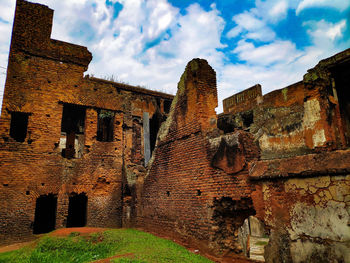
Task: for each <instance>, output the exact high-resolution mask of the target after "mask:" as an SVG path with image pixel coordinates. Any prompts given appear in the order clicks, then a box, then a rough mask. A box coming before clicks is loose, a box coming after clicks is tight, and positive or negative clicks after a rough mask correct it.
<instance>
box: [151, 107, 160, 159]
mask: <svg viewBox="0 0 350 263" xmlns="http://www.w3.org/2000/svg"><path fill="white" fill-rule="evenodd" d="M162 122H163V116H162V115H161V114H160V112H159V111H158V110H157V111H156V112H155V113H154V114H153V117H152V118H151V119H150V123H149V126H150V144H151V154H152V152H153V150H154V147H155V145H156V141H157V134H158V130H159V128H160V125H161V124H162Z"/></svg>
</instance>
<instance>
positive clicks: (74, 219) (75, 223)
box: [67, 193, 88, 227]
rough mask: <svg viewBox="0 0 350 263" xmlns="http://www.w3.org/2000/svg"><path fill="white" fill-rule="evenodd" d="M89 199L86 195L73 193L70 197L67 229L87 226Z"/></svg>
mask: <svg viewBox="0 0 350 263" xmlns="http://www.w3.org/2000/svg"><path fill="white" fill-rule="evenodd" d="M87 201H88V198H87V196H86V194H85V193H81V194H77V193H72V194H71V196H70V197H69V205H68V217H67V227H83V226H85V225H86V212H87Z"/></svg>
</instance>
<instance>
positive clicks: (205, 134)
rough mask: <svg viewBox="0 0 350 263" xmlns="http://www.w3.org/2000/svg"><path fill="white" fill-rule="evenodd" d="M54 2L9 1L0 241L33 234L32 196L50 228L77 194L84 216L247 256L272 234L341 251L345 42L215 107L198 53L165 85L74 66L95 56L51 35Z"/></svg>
mask: <svg viewBox="0 0 350 263" xmlns="http://www.w3.org/2000/svg"><path fill="white" fill-rule="evenodd" d="M52 15H53V11H52V10H51V9H49V8H48V7H46V6H42V5H38V4H31V3H28V2H26V1H23V0H18V1H17V9H16V18H15V22H14V32H13V36H12V42H11V52H10V57H9V65H8V72H7V80H6V87H5V94H4V102H3V109H2V116H1V119H0V162H1V163H0V164H1V170H0V183H1V184H0V199H1V205H0V227H1V228H0V242H8V241H9V240H14V239H24V238H29V237H31V236H32V233H33V228H34V231H35V229H36V227H37V225H38V222H37V221H36V220H35V217H36V213H37V212H38V211H39V210H40V209H39V208H40V205H38V200H44V201H43V202H42V203H40V204H41V206H42V207H44V208H45V209H47V210H50V209H51V208H52V207H53V206H54V208H55V209H56V213H54V217H55V222H54V225H55V226H54V227H56V228H60V227H65V226H66V225H67V220H71V217H72V214H70V211H71V210H70V207H71V206H70V204H72V203H74V202H75V203H76V204H78V205H77V206H76V207H75V208H76V210H79V209H80V208H81V207H82V206H84V203H83V202H84V200H87V201H86V203H87V210H86V224H87V225H89V226H103V227H120V226H125V227H135V226H138V227H142V228H143V229H146V230H148V231H151V232H154V233H161V234H162V235H167V236H168V237H169V236H173V237H176V238H179V239H181V240H185V241H186V242H187V243H188V242H193V243H196V244H200V245H201V247H203V248H205V249H210V250H211V252H212V253H221V254H226V253H233V254H240V255H241V256H243V255H244V256H247V257H249V255H250V254H251V255H253V254H254V253H255V252H256V251H254V249H256V248H257V246H256V247H254V242H255V241H254V240H267V239H269V242H268V245H267V246H265V260H266V261H267V262H350V255H349V251H350V247H349V241H350V236H349V233H350V228H349V220H350V217H349V213H350V194H349V193H350V188H349V187H350V183H349V182H350V178H349V173H350V159H349V158H350V150H349V146H350V143H349V142H350V136H349V134H350V120H349V116H350V112H349V105H350V102H349V98H350V95H349V89H348V87H349V84H350V83H349V78H348V76H349V75H350V67H349V65H350V50H345V51H343V52H341V53H339V54H336V55H335V56H333V57H331V58H328V59H325V60H322V61H320V63H319V64H318V65H317V66H316V67H314V68H313V69H310V70H309V71H308V73H307V74H306V75H305V76H304V79H303V80H302V81H300V82H298V83H295V84H293V85H291V86H288V87H286V88H283V89H281V90H276V91H273V92H270V93H268V94H265V95H262V94H261V87H260V85H256V86H254V87H252V88H250V89H248V90H247V91H243V92H240V93H239V94H236V95H234V96H232V97H230V98H228V99H227V100H225V101H226V103H224V106H225V112H224V114H220V115H219V116H217V115H216V113H215V107H216V106H217V89H216V74H215V71H214V70H213V69H212V68H211V67H210V65H209V64H208V63H207V62H206V61H205V60H202V59H193V60H192V61H190V62H189V63H188V65H187V67H186V69H185V71H184V73H183V75H182V76H181V79H180V82H179V84H178V92H177V95H176V97H175V98H173V97H172V96H170V95H167V94H163V93H159V92H155V91H149V90H146V89H143V88H140V87H133V86H129V85H125V84H120V83H115V82H111V81H106V80H101V79H96V78H93V77H88V76H87V77H83V72H84V71H85V70H86V69H87V66H88V64H89V62H90V60H91V58H92V56H91V54H90V52H89V51H88V50H87V49H86V48H85V47H80V46H76V45H72V44H69V43H64V42H60V41H57V40H52V39H50V33H51V26H52ZM34 21H35V22H34ZM171 101H172V104H171V107H170V103H171ZM169 110H170V112H169ZM168 112H169V113H168ZM148 119H149V123H147V122H146V120H148ZM164 120H165V121H164ZM163 121H164V122H163ZM160 125H161V127H160V130H159V132H158V136H157V130H158V128H159V126H160ZM146 127H149V128H150V131H149V133H150V134H148V131H147V129H146ZM148 136H149V141H147V139H145V138H146V137H148ZM145 140H146V141H145ZM145 149H146V150H145ZM153 149H154V151H153V154H152V157H151V159H150V160H149V163H148V166H146V167H145V152H147V151H151V150H153ZM77 196H79V197H81V199H79V198H77ZM74 198H76V199H74ZM55 200H57V204H53V203H52V202H56V201H55ZM74 200H75V201H74ZM73 201H74V202H73ZM50 202H51V203H50ZM79 202H80V203H79ZM38 207H39V208H38ZM79 211H80V210H79ZM81 213H84V211H83V210H81ZM45 220H46V221H49V220H51V219H50V218H44V221H45ZM71 222H72V221H71ZM257 229H258V231H257ZM264 242H265V241H264ZM261 248H262V245H261V244H260V245H259V249H261ZM258 254H259V258H262V257H261V251H259V253H258Z"/></svg>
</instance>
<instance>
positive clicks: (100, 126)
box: [97, 110, 114, 142]
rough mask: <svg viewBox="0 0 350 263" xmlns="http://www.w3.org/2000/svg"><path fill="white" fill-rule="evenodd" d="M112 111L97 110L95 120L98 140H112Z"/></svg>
mask: <svg viewBox="0 0 350 263" xmlns="http://www.w3.org/2000/svg"><path fill="white" fill-rule="evenodd" d="M113 123H114V112H113V111H109V110H99V111H98V120H97V140H98V141H100V142H112V141H113V130H114V129H113Z"/></svg>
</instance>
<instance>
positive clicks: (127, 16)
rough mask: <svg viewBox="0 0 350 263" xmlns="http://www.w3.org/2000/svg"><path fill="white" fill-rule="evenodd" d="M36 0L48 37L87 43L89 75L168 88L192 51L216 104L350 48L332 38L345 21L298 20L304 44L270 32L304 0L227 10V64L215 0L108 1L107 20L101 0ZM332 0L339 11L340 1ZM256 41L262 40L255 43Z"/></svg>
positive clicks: (2, 57)
mask: <svg viewBox="0 0 350 263" xmlns="http://www.w3.org/2000/svg"><path fill="white" fill-rule="evenodd" d="M3 2H4V5H3ZM14 2H15V1H14V0H0V4H1V6H2V7H3V8H2V9H0V17H1V18H2V19H5V20H6V21H7V19H8V21H10V24H5V23H1V22H0V66H2V64H4V63H5V66H6V64H7V62H5V61H6V60H7V54H8V53H7V52H8V47H9V40H10V31H11V26H12V21H11V19H12V15H13V12H14V11H13V10H14ZM37 2H41V3H43V4H46V5H48V6H49V7H50V8H52V9H54V10H55V14H54V22H53V33H52V37H53V38H55V39H59V40H63V41H68V42H71V43H75V44H80V45H84V46H87V47H88V49H89V50H90V51H91V52H92V54H93V57H94V58H93V61H92V62H91V64H90V66H89V70H88V72H89V73H92V74H94V75H95V76H97V77H101V76H112V75H113V76H114V77H116V78H117V79H119V80H121V81H125V82H128V83H130V84H132V85H144V86H146V87H147V88H152V89H157V90H161V91H164V92H170V93H175V92H176V87H177V85H176V84H177V82H178V81H179V78H180V76H181V74H182V72H183V71H184V68H185V66H186V64H187V62H188V61H189V60H191V59H192V58H194V57H200V58H204V59H207V60H208V62H209V64H210V65H211V66H212V67H213V68H214V69H215V71H216V72H217V79H218V95H219V104H221V101H222V99H224V98H225V97H228V96H230V95H232V94H234V93H236V92H239V91H241V90H243V89H246V88H248V87H250V86H252V85H254V84H257V83H260V84H262V87H263V92H264V93H266V92H268V91H271V90H273V89H276V88H283V87H285V86H287V85H289V84H292V83H294V82H296V81H299V80H301V79H302V76H303V74H305V73H306V70H307V69H308V68H311V67H313V66H314V65H315V64H316V63H317V62H318V61H319V60H320V59H322V58H326V57H328V56H330V55H333V54H334V53H336V52H338V51H340V50H341V49H343V48H345V47H348V46H350V43H349V42H347V43H343V45H342V46H341V45H340V46H339V45H337V44H336V42H337V41H339V40H341V39H342V37H344V36H343V34H344V32H345V31H344V30H345V28H346V26H347V25H346V20H341V21H339V22H337V23H330V22H327V21H324V20H321V21H309V22H306V23H305V24H304V27H305V29H307V30H308V31H307V32H308V34H309V35H310V38H311V41H312V44H311V45H310V46H309V47H306V48H304V49H302V50H298V49H297V47H296V46H295V44H294V43H293V42H292V41H288V40H281V39H279V38H278V36H277V34H276V32H274V31H273V30H272V25H276V24H277V23H278V22H280V21H282V20H283V19H285V18H286V16H287V13H288V10H290V8H291V9H296V8H297V7H298V8H299V9H300V8H301V10H302V9H303V8H307V7H309V6H310V7H311V5H310V3H313V2H312V1H310V0H304V1H302V2H301V3H300V4H299V2H300V1H299V0H297V1H294V0H266V1H262V0H256V1H255V3H256V6H255V8H252V9H250V10H248V11H244V12H242V13H241V14H237V15H235V16H234V17H233V21H234V22H235V23H236V26H235V27H233V28H232V29H231V30H229V32H228V33H227V34H226V37H227V38H234V37H240V39H241V40H240V41H238V42H237V45H236V47H235V48H234V50H233V51H232V52H233V53H234V54H235V55H237V57H238V58H239V59H240V60H241V61H245V62H246V64H227V61H228V58H227V55H226V54H225V53H223V52H222V51H220V49H222V48H225V45H224V44H223V43H222V42H221V39H222V32H223V30H224V27H225V21H224V19H223V18H222V17H221V14H220V12H219V11H218V10H217V8H216V5H215V4H212V5H211V6H210V7H211V9H210V10H208V11H206V10H204V9H203V8H202V7H201V6H200V5H199V4H192V5H190V6H189V7H188V8H187V10H186V12H184V13H180V11H179V9H177V8H175V7H174V6H172V5H170V4H169V3H168V2H167V0H113V1H112V2H114V3H115V2H119V3H121V4H122V5H123V8H122V10H121V11H120V12H119V14H118V17H117V19H113V12H114V10H113V8H112V7H111V6H106V1H105V0H75V1H71V0H60V1H56V0H38V1H37ZM320 2H322V3H323V2H325V1H323V0H320ZM345 2H348V1H345ZM302 3H304V4H302ZM335 3H336V4H334V5H337V6H338V7H339V8H338V9H339V10H340V7H341V6H342V5H341V4H340V2H338V1H337V0H335ZM313 4H314V5H316V4H315V3H313ZM303 5H304V7H303ZM344 6H345V5H344ZM342 8H343V7H342ZM11 10H12V11H11ZM260 41H262V42H264V44H263V45H261V43H260V45H257V44H256V43H258V42H260ZM231 55H232V54H231ZM0 72H1V68H0ZM0 85H1V75H0ZM220 111H221V108H220V109H219V110H218V112H220Z"/></svg>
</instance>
